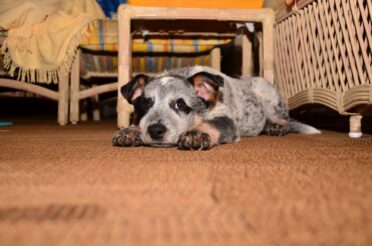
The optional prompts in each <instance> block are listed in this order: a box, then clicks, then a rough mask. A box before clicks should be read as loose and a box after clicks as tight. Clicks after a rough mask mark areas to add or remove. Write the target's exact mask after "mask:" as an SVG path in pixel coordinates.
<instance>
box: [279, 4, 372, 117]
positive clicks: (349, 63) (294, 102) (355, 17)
mask: <svg viewBox="0 0 372 246" xmlns="http://www.w3.org/2000/svg"><path fill="white" fill-rule="evenodd" d="M371 16H372V2H371V1H370V0H349V1H343V0H329V1H327V0H316V1H313V2H312V3H310V4H308V5H307V6H305V7H304V8H302V9H300V10H298V11H297V12H296V13H294V14H292V15H290V16H288V17H287V18H285V19H284V20H282V21H280V22H278V23H277V24H276V28H275V35H276V40H275V56H276V61H275V67H276V69H275V70H276V71H275V72H276V84H277V86H278V88H279V90H280V92H281V93H282V95H283V96H284V97H285V98H286V99H287V100H288V102H289V107H290V108H291V109H292V108H295V107H298V106H300V105H302V104H305V103H321V104H323V105H326V106H328V107H331V108H333V109H335V110H338V112H339V113H341V114H347V113H346V111H347V110H349V109H351V108H352V107H354V106H356V105H358V104H372V85H371V84H372V66H371V64H372V54H371V49H372V21H371Z"/></svg>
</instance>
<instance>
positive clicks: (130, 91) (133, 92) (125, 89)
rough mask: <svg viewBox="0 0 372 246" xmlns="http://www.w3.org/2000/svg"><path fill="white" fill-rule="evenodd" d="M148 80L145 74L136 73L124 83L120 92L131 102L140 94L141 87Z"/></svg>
mask: <svg viewBox="0 0 372 246" xmlns="http://www.w3.org/2000/svg"><path fill="white" fill-rule="evenodd" d="M148 81H149V77H148V76H147V75H145V74H138V75H136V76H134V78H133V79H132V80H130V81H129V82H128V83H127V84H126V85H123V86H122V87H121V89H120V92H121V94H122V95H123V97H124V98H125V99H127V101H128V102H129V103H130V104H132V103H133V101H134V100H136V98H137V97H139V96H141V95H142V92H143V88H144V87H145V85H146V84H147V82H148Z"/></svg>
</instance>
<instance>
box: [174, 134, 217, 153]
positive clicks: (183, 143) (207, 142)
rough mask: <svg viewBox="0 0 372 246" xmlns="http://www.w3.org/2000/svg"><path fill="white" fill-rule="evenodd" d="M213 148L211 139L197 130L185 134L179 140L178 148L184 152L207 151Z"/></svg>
mask: <svg viewBox="0 0 372 246" xmlns="http://www.w3.org/2000/svg"><path fill="white" fill-rule="evenodd" d="M211 147H212V146H211V137H210V136H209V135H208V134H207V133H204V132H199V131H197V130H191V131H187V132H185V133H183V134H182V135H181V136H180V138H179V140H178V148H179V149H183V150H207V149H209V148H211Z"/></svg>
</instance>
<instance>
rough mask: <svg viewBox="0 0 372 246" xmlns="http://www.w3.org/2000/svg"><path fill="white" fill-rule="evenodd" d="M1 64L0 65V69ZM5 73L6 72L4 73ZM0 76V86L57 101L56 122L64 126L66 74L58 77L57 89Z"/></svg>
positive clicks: (65, 116)
mask: <svg viewBox="0 0 372 246" xmlns="http://www.w3.org/2000/svg"><path fill="white" fill-rule="evenodd" d="M3 40H4V36H3V37H0V44H1V43H2V42H3ZM1 69H3V66H1V67H0V70H1ZM5 74H6V73H5ZM5 74H4V75H3V76H1V77H0V87H5V88H12V89H16V90H21V91H25V92H31V93H34V94H36V95H40V96H43V97H46V98H49V99H51V100H54V101H57V102H58V113H57V114H58V117H57V118H58V119H57V122H58V123H59V124H60V125H62V126H64V125H66V124H67V122H68V102H69V100H68V99H69V90H68V84H69V78H68V77H67V76H66V77H64V78H60V79H59V83H58V89H57V91H55V90H53V89H49V88H46V87H45V86H43V84H37V83H28V82H24V81H18V80H16V78H12V77H9V76H6V75H5Z"/></svg>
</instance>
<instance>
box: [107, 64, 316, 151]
mask: <svg viewBox="0 0 372 246" xmlns="http://www.w3.org/2000/svg"><path fill="white" fill-rule="evenodd" d="M121 93H122V95H123V96H124V97H125V98H126V99H127V100H128V102H129V103H130V104H132V105H133V106H134V119H133V125H132V126H130V127H129V128H122V129H120V130H118V131H117V132H115V134H114V137H113V140H112V142H113V145H114V146H122V147H131V146H140V145H149V146H160V147H169V146H178V148H180V149H183V150H205V149H210V148H211V147H213V146H215V145H219V144H226V143H232V142H237V141H239V139H240V137H245V136H250V137H252V136H257V135H259V134H267V135H271V136H281V135H284V134H287V133H289V132H294V133H303V134H318V133H320V131H318V130H317V129H315V128H314V127H311V126H308V125H305V124H303V123H300V122H297V121H294V120H293V119H291V118H290V117H289V114H288V108H287V105H286V104H285V102H284V101H283V99H282V98H281V97H280V96H279V94H278V92H277V91H276V90H275V88H274V87H273V86H272V85H271V84H270V83H269V82H267V81H266V80H264V79H263V78H258V77H257V78H244V77H243V78H231V77H229V76H227V75H225V74H223V73H221V72H218V71H216V70H214V69H212V68H209V67H202V66H195V67H187V68H180V69H174V70H170V71H165V72H164V73H161V74H159V75H158V76H156V77H149V76H146V75H143V74H140V75H137V76H135V77H134V78H133V79H132V80H131V81H130V82H129V83H128V84H126V85H124V86H123V87H122V88H121Z"/></svg>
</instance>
